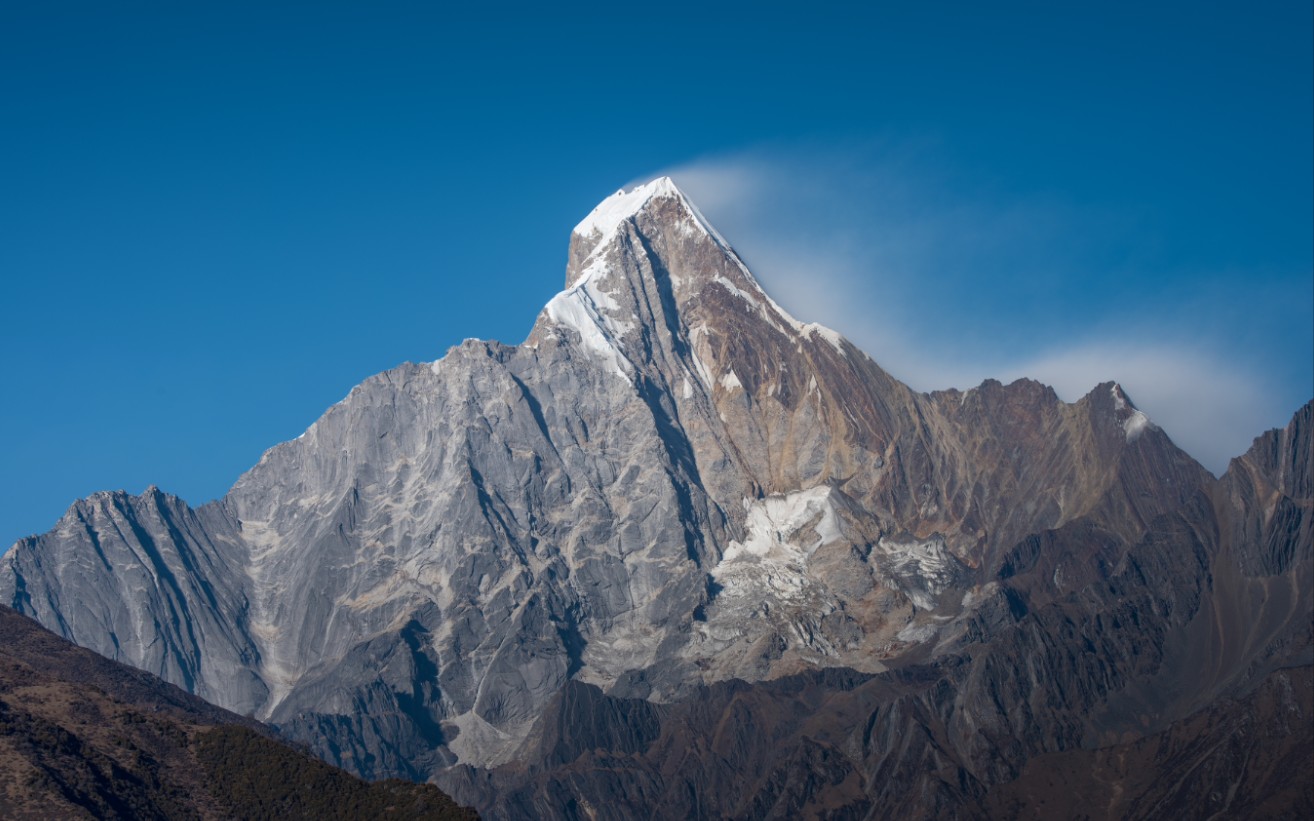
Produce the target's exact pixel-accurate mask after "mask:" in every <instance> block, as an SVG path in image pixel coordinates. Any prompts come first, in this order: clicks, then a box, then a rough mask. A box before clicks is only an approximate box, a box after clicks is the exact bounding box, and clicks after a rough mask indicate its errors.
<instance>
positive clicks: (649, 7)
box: [0, 0, 1314, 545]
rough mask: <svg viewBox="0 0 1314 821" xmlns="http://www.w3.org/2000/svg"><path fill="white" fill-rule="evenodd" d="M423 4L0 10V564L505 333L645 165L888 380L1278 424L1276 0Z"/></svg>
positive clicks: (1307, 249) (1287, 27)
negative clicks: (1029, 385)
mask: <svg viewBox="0 0 1314 821" xmlns="http://www.w3.org/2000/svg"><path fill="white" fill-rule="evenodd" d="M442 5H448V4H430V3H388V2H380V3H353V4H345V3H342V4H339V3H309V2H307V3H295V4H293V3H280V2H262V3H239V2H225V3H134V2H129V3H120V4H107V3H62V2H57V1H56V2H48V3H45V2H43V3H6V4H3V6H0V100H2V101H3V103H2V105H0V285H2V287H3V291H2V294H3V296H2V297H0V309H2V310H3V323H0V363H2V364H3V369H4V371H3V373H4V379H3V385H4V388H3V394H2V395H0V436H2V437H3V441H2V443H0V445H2V450H3V454H4V456H3V462H2V463H0V543H3V544H4V545H8V544H9V543H10V542H11V541H12V540H13V539H16V538H18V537H21V536H23V535H26V534H28V533H32V532H39V531H44V530H46V529H48V528H49V527H51V526H52V525H53V524H54V522H55V520H56V519H57V518H58V516H59V515H60V514H61V513H62V512H63V510H64V509H65V508H66V507H67V506H68V505H69V504H70V503H71V502H72V501H73V500H74V499H76V498H78V497H80V496H83V495H86V494H89V493H91V492H93V491H96V490H100V489H119V488H122V489H126V490H129V491H131V492H134V493H135V492H140V491H141V490H142V489H143V488H145V487H146V486H147V485H149V484H152V483H154V484H158V485H160V486H161V487H163V488H164V489H166V490H169V491H171V492H175V493H177V494H179V495H181V496H183V497H184V498H186V499H188V500H189V501H191V502H192V503H193V504H199V503H201V502H204V501H206V500H208V499H211V498H214V497H217V496H220V495H222V494H223V493H224V491H225V490H226V489H227V487H228V486H229V485H230V484H231V483H232V482H233V480H235V479H236V477H237V476H238V475H239V474H240V473H241V472H242V471H243V470H244V469H246V468H247V467H249V466H250V465H252V464H254V463H255V462H256V461H257V459H258V458H259V456H260V454H261V452H263V450H265V449H266V448H268V447H270V446H272V445H274V444H276V443H277V442H279V441H282V440H285V439H288V438H291V437H293V436H296V435H297V434H298V433H300V432H301V431H302V430H303V429H304V428H305V427H306V426H308V425H309V424H310V423H311V422H313V421H314V419H315V418H316V417H317V416H318V415H319V414H320V413H321V412H322V411H323V410H324V409H325V408H326V407H327V406H328V405H330V404H331V403H333V402H335V401H337V400H338V399H340V398H341V397H342V396H344V395H345V394H346V393H347V392H348V390H350V388H351V387H352V386H353V385H354V384H356V383H357V382H359V381H360V380H361V379H363V378H365V377H366V376H369V375H370V374H372V373H375V372H378V371H380V370H383V369H386V368H388V367H391V366H394V365H396V364H398V363H400V362H402V361H405V360H412V361H425V360H432V359H435V358H437V357H439V356H441V355H442V354H443V353H444V351H446V349H447V348H448V347H450V346H451V345H453V344H456V343H457V342H459V341H460V340H461V339H462V338H465V337H480V338H496V339H501V340H503V341H506V342H519V341H520V340H521V339H523V338H524V336H525V334H526V333H527V331H528V329H529V327H530V325H531V324H532V322H533V319H534V316H535V315H536V313H537V312H538V310H539V309H540V308H541V307H542V305H543V304H544V303H545V302H546V301H547V300H548V299H549V298H550V297H551V296H552V294H553V293H555V292H556V291H557V290H558V289H559V288H560V287H561V281H562V277H563V273H564V265H565V252H566V245H567V239H568V233H569V231H570V229H571V227H572V226H573V225H574V224H575V223H576V222H578V221H579V220H580V219H581V218H582V217H583V216H584V215H585V214H586V213H587V212H588V211H589V210H590V208H591V207H592V206H593V205H594V204H595V203H596V202H597V201H598V200H599V199H601V198H602V197H604V196H606V195H607V194H609V193H610V192H612V191H614V190H615V189H616V188H617V187H618V186H620V185H623V184H626V183H630V182H634V181H636V180H640V179H643V178H646V177H648V176H651V175H653V174H655V173H659V172H667V171H671V172H674V173H675V175H676V178H677V181H679V182H681V184H682V185H685V187H686V188H687V189H688V190H689V191H690V193H691V195H692V196H693V197H694V199H695V200H696V201H699V202H701V203H702V205H703V210H704V211H705V212H706V213H707V214H708V216H709V217H710V218H711V219H712V221H713V222H715V223H717V224H718V226H719V227H721V228H722V232H723V233H725V234H726V235H727V237H728V238H729V239H730V241H731V242H732V243H734V244H736V245H737V246H738V247H739V248H740V250H741V251H742V252H743V254H744V256H745V257H746V258H747V259H748V261H749V263H750V265H753V266H754V267H755V268H759V269H760V272H761V275H762V278H763V280H764V282H765V284H766V285H767V287H768V290H770V291H771V292H772V293H773V294H775V295H776V296H777V297H778V299H780V301H781V302H782V303H783V304H784V305H785V307H787V308H789V309H790V310H792V311H793V312H794V313H795V314H796V315H798V316H799V317H800V318H803V319H808V320H819V321H822V322H827V323H828V324H832V325H834V326H836V327H838V328H839V329H840V330H841V331H844V332H845V333H847V334H849V335H850V336H852V337H853V338H854V339H856V340H858V341H859V342H860V343H862V344H863V345H864V347H866V349H867V350H868V351H869V352H870V353H871V354H872V355H873V356H874V357H875V358H876V359H877V361H880V362H884V363H886V364H887V366H888V367H889V368H890V369H891V370H892V371H894V372H895V373H896V375H900V376H903V377H904V378H906V379H909V380H910V381H911V382H912V383H913V384H914V385H915V386H917V387H920V388H925V389H929V388H934V387H945V386H947V385H949V384H955V383H960V382H961V383H964V384H960V385H959V386H960V387H966V386H968V385H967V384H966V381H969V380H975V379H979V378H980V377H983V376H988V375H998V376H1005V377H1012V376H1015V375H1019V374H1018V373H1015V371H1019V370H1020V369H1025V368H1027V367H1032V368H1034V369H1036V370H1039V371H1041V372H1043V373H1041V374H1039V375H1042V376H1045V377H1046V378H1048V379H1049V380H1050V381H1053V382H1054V383H1055V384H1059V386H1060V389H1061V392H1063V393H1064V395H1065V396H1068V397H1069V398H1075V396H1074V395H1073V394H1074V393H1075V394H1076V395H1080V392H1081V391H1080V389H1079V388H1077V387H1072V386H1065V385H1062V384H1060V383H1063V382H1064V380H1065V379H1066V380H1068V381H1070V382H1073V383H1074V384H1077V385H1080V384H1086V383H1089V385H1093V384H1094V383H1095V382H1096V381H1099V379H1104V378H1111V379H1121V380H1122V381H1123V382H1124V384H1125V385H1126V386H1127V387H1128V390H1129V392H1130V393H1131V394H1132V396H1133V398H1134V399H1138V401H1140V402H1141V404H1142V407H1146V406H1147V405H1149V407H1146V409H1147V410H1148V411H1149V412H1150V414H1151V416H1152V417H1155V418H1156V419H1158V420H1159V421H1161V422H1162V423H1163V424H1164V426H1165V428H1166V429H1167V430H1168V432H1169V433H1170V434H1172V435H1174V436H1175V438H1179V441H1182V439H1181V438H1180V437H1179V435H1178V434H1177V429H1175V428H1174V427H1173V426H1172V425H1170V424H1169V421H1170V420H1171V421H1173V422H1174V423H1176V424H1177V425H1178V426H1179V428H1178V429H1180V430H1181V431H1182V433H1181V436H1184V437H1186V438H1187V439H1190V443H1188V444H1187V446H1188V449H1190V450H1191V451H1192V452H1193V453H1196V454H1197V456H1198V457H1199V458H1201V459H1202V460H1204V461H1205V462H1206V464H1207V465H1209V466H1210V467H1211V468H1213V469H1215V470H1217V469H1221V467H1222V464H1223V463H1225V458H1224V457H1223V456H1220V455H1219V453H1223V454H1231V453H1239V452H1240V451H1241V450H1243V449H1244V447H1245V444H1246V443H1248V441H1249V438H1250V437H1252V436H1253V435H1255V434H1257V433H1259V432H1260V430H1261V429H1262V428H1265V427H1269V426H1273V425H1278V424H1282V423H1284V422H1285V420H1286V418H1287V417H1288V416H1289V415H1290V413H1291V412H1292V411H1294V410H1295V409H1296V407H1298V406H1299V405H1300V404H1301V403H1303V402H1304V401H1305V400H1306V399H1308V398H1309V396H1310V393H1311V390H1312V386H1311V382H1312V380H1314V377H1312V376H1311V371H1314V365H1312V364H1311V358H1312V356H1314V354H1311V349H1312V348H1314V338H1312V337H1314V331H1311V313H1312V312H1314V308H1311V300H1312V299H1314V297H1311V287H1312V286H1311V281H1314V273H1312V270H1314V267H1312V266H1314V263H1312V261H1311V255H1312V251H1311V247H1312V245H1314V240H1312V239H1311V225H1312V224H1314V210H1312V205H1311V199H1312V195H1311V190H1312V188H1314V171H1312V169H1311V154H1312V153H1314V125H1312V120H1314V102H1312V100H1314V89H1312V80H1311V78H1312V76H1314V67H1312V66H1311V31H1314V22H1312V21H1311V4H1310V3H1309V2H1308V0H1300V2H1272V3H1262V4H1241V3H1239V2H1238V3H1229V4H1210V3H1199V2H1196V3H1189V4H1188V3H1182V4H1176V5H1166V4H1160V3H1152V2H1151V3H1135V4H1131V3H1129V4H1110V3H1089V4H1081V5H1080V7H1075V6H1073V7H1069V6H1070V5H1071V4H1063V3H1031V4H1012V5H1009V7H1008V8H1003V7H994V8H986V6H998V4H979V3H899V4H884V5H887V6H891V7H892V8H889V9H886V10H873V9H864V10H862V11H858V10H855V9H853V8H846V7H845V6H843V5H838V4H828V3H811V4H788V5H782V6H781V7H780V8H779V9H778V10H774V9H773V8H772V7H771V6H770V5H769V4H766V5H764V4H760V3H753V4H739V5H734V6H720V7H718V8H719V9H722V10H717V11H710V12H709V11H707V10H703V9H700V8H699V7H698V6H697V5H695V4H671V3H651V4H634V5H626V4H614V3H607V4H600V5H598V6H597V7H595V8H585V7H583V6H575V7H573V10H571V11H565V12H561V11H555V10H554V11H553V13H552V14H550V15H548V14H546V13H544V12H542V11H538V12H530V11H526V10H524V9H521V8H518V7H516V6H513V5H496V6H495V7H493V10H492V11H490V12H484V13H479V14H477V13H475V12H466V13H463V16H462V15H461V14H453V13H452V12H449V11H446V10H441V9H439V8H437V7H439V6H442ZM487 5H489V6H492V4H487ZM852 5H853V6H855V7H856V6H858V5H863V6H868V5H875V4H852ZM1120 368H1122V369H1125V370H1126V371H1127V372H1128V373H1127V374H1126V375H1124V374H1122V373H1119V372H1118V370H1119V369H1120ZM1188 377H1189V378H1188ZM1173 379H1177V380H1179V381H1183V382H1185V383H1189V384H1186V385H1185V386H1184V387H1183V386H1179V387H1178V388H1177V389H1176V390H1175V392H1173V391H1168V393H1170V394H1171V396H1168V397H1166V398H1165V397H1162V396H1160V395H1159V394H1157V393H1156V391H1160V392H1163V391H1164V390H1165V389H1164V386H1165V385H1167V384H1169V383H1171V382H1172V381H1173ZM1201 381H1208V382H1211V383H1213V384H1212V385H1210V386H1207V387H1204V388H1201V387H1200V385H1199V384H1198V383H1200V382H1201ZM1201 390H1203V391H1204V392H1203V393H1200V391H1201ZM1193 391H1195V392H1194V393H1193ZM1142 397H1149V400H1147V399H1145V398H1142ZM1229 403H1230V404H1229ZM1206 406H1208V407H1218V408H1221V410H1218V412H1217V413H1214V415H1213V416H1209V414H1208V413H1205V414H1204V416H1203V417H1200V419H1197V420H1196V421H1195V422H1194V423H1193V422H1192V421H1191V419H1192V418H1193V417H1192V414H1193V413H1194V411H1192V410H1191V408H1192V407H1194V408H1197V409H1202V408H1205V407H1206ZM1224 411H1225V412H1224ZM1201 420H1203V421H1201ZM1261 423H1262V424H1261ZM1192 424H1194V425H1195V428H1198V430H1195V429H1191V425H1192ZM1229 426H1230V427H1229ZM1240 428H1244V429H1241V430H1239V432H1238V429H1240ZM1188 434H1189V435H1188ZM1191 437H1195V438H1191ZM1229 437H1230V438H1229ZM1211 442H1213V443H1215V445H1214V446H1213V448H1214V449H1213V450H1210V447H1211V446H1210V443H1211ZM1237 442H1240V444H1239V445H1238V444H1236V443H1237ZM1219 448H1221V449H1222V450H1221V451H1219ZM1215 451H1218V452H1215Z"/></svg>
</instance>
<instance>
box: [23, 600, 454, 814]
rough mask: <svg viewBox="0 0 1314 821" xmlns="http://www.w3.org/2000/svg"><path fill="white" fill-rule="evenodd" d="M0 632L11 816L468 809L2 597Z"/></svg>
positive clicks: (413, 812)
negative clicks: (299, 739) (375, 778)
mask: <svg viewBox="0 0 1314 821" xmlns="http://www.w3.org/2000/svg"><path fill="white" fill-rule="evenodd" d="M0 636H3V637H4V641H3V642H0V770H2V771H3V772H4V775H5V778H4V779H3V781H2V783H0V814H3V816H4V817H5V818H11V819H23V818H33V819H37V818H56V817H58V818H130V819H152V818H159V819H164V818H169V819H183V818H196V819H206V818H215V819H220V818H248V819H255V818H307V819H328V818H365V817H374V818H377V817H386V816H387V815H388V814H390V813H391V814H393V815H394V816H398V817H405V818H429V819H435V821H437V820H438V819H451V821H457V820H458V819H472V818H475V817H476V816H475V815H474V813H473V812H471V811H469V810H466V809H463V808H461V807H459V806H457V805H456V804H455V803H453V802H452V800H451V799H450V798H448V797H447V796H446V795H443V794H442V793H441V792H439V791H438V790H437V789H436V788H434V787H430V786H422V785H416V784H410V783H407V782H402V781H392V782H380V783H375V784H367V783H365V782H362V781H360V780H359V779H357V778H354V777H353V776H351V775H348V774H347V773H344V772H342V771H341V770H336V769H334V768H332V767H329V766H328V765H326V764H324V763H323V762H320V761H318V760H316V759H314V758H312V757H311V756H309V755H308V754H306V753H305V752H302V751H300V750H295V749H293V748H291V747H289V746H287V745H286V744H284V743H282V742H279V741H277V740H275V739H274V738H272V733H270V732H269V730H267V729H265V728H264V727H262V726H261V725H260V724H259V723H257V722H255V721H252V720H250V719H244V718H241V717H240V716H237V715H234V714H233V713H229V712H228V711H226V710H221V709H219V708H218V707H214V706H213V705H211V704H208V703H207V702H205V701H203V700H201V699H200V698H197V697H196V696H193V695H189V694H188V693H185V692H183V691H182V690H179V689H178V688H177V687H174V686H173V685H171V684H168V683H166V682H164V681H161V680H160V679H158V678H156V677H154V676H152V675H150V674H148V673H144V672H141V671H139V670H135V669H133V668H131V667H128V666H126V665H123V664H118V663H116V662H112V661H109V660H107V659H105V658H102V657H101V656H98V655H96V654H95V653H92V652H90V651H87V650H84V649H82V648H80V647H76V646H74V645H72V644H70V643H69V642H67V641H64V640H63V639H61V638H59V637H57V636H55V635H53V634H51V633H50V632H48V631H47V630H45V629H43V628H42V627H41V626H40V625H38V624H37V623H36V622H33V621H32V620H31V619H28V618H25V617H24V616H21V615H19V614H18V613H15V612H14V611H13V610H11V609H9V608H8V607H0Z"/></svg>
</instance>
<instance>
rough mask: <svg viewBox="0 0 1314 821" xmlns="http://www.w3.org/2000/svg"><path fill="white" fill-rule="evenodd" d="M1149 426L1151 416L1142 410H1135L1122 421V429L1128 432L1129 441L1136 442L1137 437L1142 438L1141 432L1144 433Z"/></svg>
mask: <svg viewBox="0 0 1314 821" xmlns="http://www.w3.org/2000/svg"><path fill="white" fill-rule="evenodd" d="M1149 426H1150V417H1148V416H1146V415H1145V414H1143V413H1141V412H1140V411H1135V412H1134V413H1132V415H1131V416H1128V417H1127V419H1126V421H1124V422H1123V423H1122V430H1123V432H1124V433H1125V434H1127V441H1128V442H1135V441H1136V440H1137V439H1140V438H1141V434H1142V433H1144V432H1145V429H1146V428H1148V427H1149Z"/></svg>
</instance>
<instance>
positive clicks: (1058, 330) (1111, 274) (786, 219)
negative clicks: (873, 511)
mask: <svg viewBox="0 0 1314 821" xmlns="http://www.w3.org/2000/svg"><path fill="white" fill-rule="evenodd" d="M934 153H935V152H934V148H933V146H932V147H928V146H927V145H925V144H921V145H919V144H913V143H906V142H905V143H902V144H884V145H871V144H868V145H864V146H852V147H847V148H841V149H835V148H833V147H826V148H822V149H818V148H817V147H816V146H809V147H806V148H798V147H794V148H788V147H786V148H779V147H777V148H763V149H758V150H753V151H746V152H741V153H738V154H732V155H722V156H713V157H708V158H704V159H701V160H698V161H694V162H691V163H688V164H685V165H682V166H679V167H676V168H671V169H666V170H665V171H663V172H662V173H667V174H670V175H671V176H673V177H674V178H675V179H676V181H677V182H678V183H679V184H680V186H681V187H682V188H683V189H684V190H685V191H686V192H687V193H688V194H689V195H690V197H691V198H692V199H693V200H694V202H696V203H697V204H698V205H699V207H700V209H701V210H702V211H703V212H704V213H705V214H706V215H707V216H708V218H709V219H710V220H711V221H712V222H713V223H715V224H716V225H717V227H718V228H719V229H720V230H721V232H722V233H723V234H725V235H726V237H727V238H728V239H729V240H730V241H731V242H732V243H733V244H734V245H735V247H736V249H737V250H738V251H739V252H740V254H741V255H742V256H743V257H744V259H745V261H746V262H747V263H748V265H749V267H750V268H752V269H753V271H754V273H755V274H757V275H758V277H759V278H760V279H761V281H762V283H763V285H764V287H766V288H767V290H768V291H770V292H771V293H772V295H773V296H774V297H775V298H776V299H777V300H778V301H779V302H780V303H781V304H782V305H784V306H786V307H787V308H788V309H789V310H790V311H791V312H792V313H794V314H795V315H796V316H798V317H799V318H800V319H805V320H812V321H819V322H822V323H823V324H826V325H829V326H831V327H834V328H836V329H837V330H839V331H841V332H842V333H844V334H845V335H846V336H848V337H849V338H850V339H852V340H853V341H854V342H855V343H857V344H858V345H859V346H860V347H862V348H863V349H864V350H866V351H868V352H869V353H870V354H871V355H872V356H873V357H874V358H875V359H876V360H877V361H878V362H880V363H881V364H882V365H883V366H884V367H885V368H886V369H887V370H889V371H890V372H891V373H893V374H895V375H896V376H898V377H900V378H901V379H903V380H904V381H906V382H908V383H909V384H910V385H912V386H913V387H915V388H917V389H919V390H932V389H936V388H945V387H970V386H972V385H975V384H978V383H979V382H980V381H981V380H982V379H985V378H987V377H994V378H998V379H1002V380H1005V381H1008V380H1011V379H1015V378H1019V377H1023V376H1029V377H1031V378H1034V379H1039V380H1040V381H1043V382H1046V383H1048V384H1050V385H1053V386H1054V388H1055V389H1056V390H1057V391H1058V392H1059V395H1060V396H1062V397H1063V398H1065V399H1067V400H1069V401H1072V400H1075V399H1077V398H1079V397H1080V396H1082V395H1084V394H1085V393H1086V392H1088V391H1089V390H1090V389H1091V388H1093V387H1094V386H1095V385H1096V384H1098V383H1099V382H1102V381H1106V380H1110V379H1112V380H1117V381H1118V382H1120V383H1121V384H1122V385H1123V387H1124V388H1125V389H1126V390H1127V392H1128V393H1129V394H1130V395H1131V397H1132V398H1133V400H1134V401H1135V402H1136V403H1137V405H1138V406H1139V407H1140V408H1141V409H1142V410H1144V411H1146V413H1148V414H1149V415H1150V416H1151V418H1152V419H1154V420H1155V421H1156V422H1157V423H1158V424H1159V425H1160V426H1161V427H1163V428H1164V430H1166V431H1167V432H1168V434H1169V435H1170V436H1171V437H1172V438H1173V440H1174V441H1176V442H1177V443H1178V444H1179V445H1181V446H1182V447H1183V448H1185V449H1186V450H1187V451H1188V452H1190V453H1191V454H1192V455H1193V456H1195V457H1196V458H1197V459H1198V460H1200V461H1201V463H1202V464H1204V465H1205V466H1206V467H1208V468H1209V469H1211V470H1213V471H1214V472H1215V473H1219V472H1221V471H1222V470H1223V469H1224V468H1225V467H1226V464H1227V460H1228V459H1229V458H1230V457H1232V456H1236V455H1238V454H1240V453H1242V452H1243V451H1244V450H1245V449H1246V448H1247V447H1249V444H1250V442H1251V440H1252V439H1253V437H1254V436H1256V435H1258V434H1259V433H1261V432H1262V431H1263V430H1266V429H1267V428H1269V427H1273V426H1277V425H1281V424H1284V423H1285V422H1286V419H1287V418H1288V416H1289V415H1290V413H1291V412H1292V411H1293V410H1295V407H1296V405H1297V404H1299V402H1301V401H1304V399H1308V398H1309V397H1308V396H1306V395H1303V394H1305V393H1308V391H1309V389H1310V388H1309V385H1308V384H1303V385H1302V384H1290V383H1292V382H1293V381H1294V382H1297V383H1298V382H1300V381H1301V377H1299V376H1296V375H1295V374H1299V373H1300V370H1301V368H1300V365H1299V361H1298V360H1299V357H1297V361H1296V363H1295V364H1294V365H1293V363H1292V362H1291V361H1272V360H1273V356H1272V351H1273V350H1281V349H1282V346H1283V345H1284V344H1285V345H1297V346H1300V345H1305V346H1307V345H1308V344H1309V342H1310V340H1309V339H1308V338H1305V339H1304V340H1303V341H1302V339H1301V338H1300V330H1299V329H1300V328H1301V327H1303V326H1304V325H1308V324H1309V321H1308V320H1306V319H1305V318H1304V317H1303V314H1302V313H1301V312H1303V311H1305V310H1306V308H1304V307H1298V308H1295V309H1292V308H1291V307H1290V306H1291V305H1293V304H1294V305H1297V306H1308V304H1309V296H1308V295H1306V294H1305V292H1304V291H1302V290H1301V288H1302V287H1304V286H1302V285H1299V284H1298V285H1296V286H1291V285H1290V284H1289V283H1288V284H1285V285H1284V284H1283V282H1278V283H1276V284H1274V283H1271V282H1270V283H1268V284H1267V285H1266V286H1264V287H1258V288H1257V287H1254V286H1252V285H1250V284H1248V283H1247V282H1246V279H1245V277H1244V276H1242V275H1240V274H1236V275H1231V276H1228V275H1226V274H1213V275H1209V276H1205V275H1200V274H1193V275H1191V276H1184V275H1183V274H1181V272H1176V273H1175V274H1174V275H1172V276H1169V275H1168V274H1167V272H1162V271H1155V270H1153V269H1152V267H1151V266H1150V265H1149V264H1148V263H1146V262H1144V261H1142V260H1140V259H1138V253H1139V251H1140V248H1139V246H1138V244H1137V241H1136V239H1135V236H1134V234H1135V232H1136V230H1137V228H1138V226H1137V220H1138V219H1139V215H1137V214H1136V213H1135V209H1131V208H1127V209H1121V210H1120V211H1116V212H1115V211H1111V210H1107V209H1105V210H1101V209H1097V208H1093V207H1091V208H1087V207H1082V206H1081V205H1079V204H1076V203H1073V202H1068V201H1065V200H1063V199H1062V198H1060V197H1056V196H1053V195H1046V194H1037V193H1032V192H1018V191H1012V190H1009V189H1008V188H1007V187H1006V186H999V185H994V186H992V185H990V184H984V183H981V182H980V181H978V180H973V179H968V178H965V177H955V176H954V175H953V174H952V172H950V171H946V170H944V169H943V168H939V167H936V166H935V164H934V163H933V162H931V161H929V160H928V158H933V156H934ZM1305 290H1308V288H1307V287H1306V288H1305ZM1274 306H1285V308H1284V309H1285V310H1286V311H1288V312H1289V313H1290V312H1292V311H1293V310H1294V311H1295V315H1294V317H1293V316H1287V317H1286V319H1287V320H1288V321H1286V322H1285V324H1284V325H1283V327H1282V330H1280V331H1275V330H1274V329H1272V328H1268V329H1265V326H1264V320H1263V316H1264V314H1265V312H1270V313H1271V312H1272V311H1275V310H1276V311H1278V312H1279V313H1280V312H1281V310H1282V308H1275V307H1274ZM1256 315H1258V318H1256ZM1246 317H1249V319H1248V320H1247V319H1245V318H1246ZM1292 329H1295V331H1294V339H1291V338H1280V339H1274V338H1272V333H1278V334H1279V335H1285V337H1291V336H1292V334H1293V330H1292ZM1266 333H1267V334H1268V336H1265V334H1266ZM1306 381H1307V380H1306ZM1293 397H1295V398H1293Z"/></svg>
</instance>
